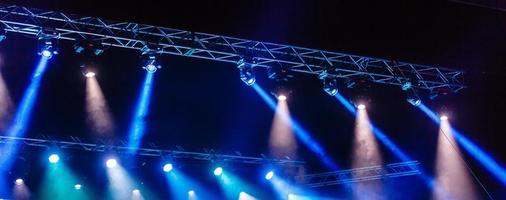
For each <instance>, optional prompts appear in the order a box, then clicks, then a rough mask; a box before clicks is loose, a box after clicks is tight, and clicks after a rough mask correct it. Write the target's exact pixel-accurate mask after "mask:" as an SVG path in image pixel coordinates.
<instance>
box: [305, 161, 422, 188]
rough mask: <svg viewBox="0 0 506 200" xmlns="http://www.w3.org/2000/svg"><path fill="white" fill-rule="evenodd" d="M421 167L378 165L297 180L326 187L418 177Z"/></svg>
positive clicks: (417, 165)
mask: <svg viewBox="0 0 506 200" xmlns="http://www.w3.org/2000/svg"><path fill="white" fill-rule="evenodd" d="M419 165H420V162H418V161H408V162H401V163H393V164H388V165H385V166H381V165H378V166H372V167H363V168H356V169H348V170H341V171H334V172H325V173H319V174H308V175H304V176H300V177H297V179H298V180H303V182H304V184H305V185H306V186H309V187H324V186H331V185H338V184H347V183H355V182H362V181H371V180H378V179H384V178H395V177H403V176H412V175H418V174H420V173H421V172H420V170H419V169H418V167H419Z"/></svg>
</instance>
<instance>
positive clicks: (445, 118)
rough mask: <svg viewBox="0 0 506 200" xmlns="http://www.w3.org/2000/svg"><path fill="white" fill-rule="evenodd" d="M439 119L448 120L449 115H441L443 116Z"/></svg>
mask: <svg viewBox="0 0 506 200" xmlns="http://www.w3.org/2000/svg"><path fill="white" fill-rule="evenodd" d="M439 119H441V121H446V120H448V116H446V115H441V117H439Z"/></svg>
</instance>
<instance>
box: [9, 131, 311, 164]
mask: <svg viewBox="0 0 506 200" xmlns="http://www.w3.org/2000/svg"><path fill="white" fill-rule="evenodd" d="M70 139H71V141H63V140H49V139H37V138H21V137H8V136H0V144H7V143H12V142H19V143H21V144H23V145H25V146H32V147H40V148H59V149H73V150H81V151H90V152H115V153H118V154H131V152H132V151H131V150H132V148H129V147H127V146H115V145H107V144H95V143H85V142H82V141H81V139H80V138H78V137H70ZM136 155H139V156H147V157H162V158H174V159H176V158H178V159H193V160H200V161H214V160H218V161H220V162H230V163H243V164H273V165H280V166H281V165H283V166H294V167H297V166H302V165H304V164H305V162H303V161H297V160H287V159H284V160H283V159H274V158H268V157H265V156H261V157H251V156H243V155H241V154H240V153H239V152H236V155H231V154H219V153H216V152H215V151H214V150H206V152H205V153H201V152H190V151H184V150H167V149H158V148H138V149H137V153H136Z"/></svg>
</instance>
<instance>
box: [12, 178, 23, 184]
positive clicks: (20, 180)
mask: <svg viewBox="0 0 506 200" xmlns="http://www.w3.org/2000/svg"><path fill="white" fill-rule="evenodd" d="M14 183H15V184H16V185H23V184H24V183H25V181H24V180H23V179H21V178H18V179H16V181H14Z"/></svg>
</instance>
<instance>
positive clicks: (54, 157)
mask: <svg viewBox="0 0 506 200" xmlns="http://www.w3.org/2000/svg"><path fill="white" fill-rule="evenodd" d="M48 160H49V162H50V163H53V164H54V163H57V162H58V161H60V156H58V154H51V155H50V156H49V158H48Z"/></svg>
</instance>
